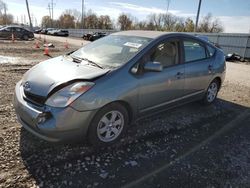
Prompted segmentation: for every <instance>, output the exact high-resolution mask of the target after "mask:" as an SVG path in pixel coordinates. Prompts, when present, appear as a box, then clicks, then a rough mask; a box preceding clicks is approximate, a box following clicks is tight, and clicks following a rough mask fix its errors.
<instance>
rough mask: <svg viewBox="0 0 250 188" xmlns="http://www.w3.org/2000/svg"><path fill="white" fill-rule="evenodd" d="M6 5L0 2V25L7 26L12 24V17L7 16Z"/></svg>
mask: <svg viewBox="0 0 250 188" xmlns="http://www.w3.org/2000/svg"><path fill="white" fill-rule="evenodd" d="M7 9H8V8H7V4H6V3H5V2H3V1H2V0H0V24H1V25H8V24H11V23H13V20H14V19H13V15H12V14H7Z"/></svg>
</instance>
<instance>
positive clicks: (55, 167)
mask: <svg viewBox="0 0 250 188" xmlns="http://www.w3.org/2000/svg"><path fill="white" fill-rule="evenodd" d="M246 109H247V107H245V106H241V105H238V104H235V103H232V102H230V101H225V100H222V99H218V100H217V101H216V102H215V103H214V104H213V105H210V106H203V105H201V104H200V103H199V102H193V103H190V104H186V105H184V106H181V107H178V108H175V109H170V110H167V111H165V112H161V113H158V114H155V115H152V116H150V117H147V118H144V119H141V120H139V121H136V122H135V123H134V124H133V125H132V126H131V127H130V128H129V130H128V133H127V134H126V136H125V137H124V138H123V139H121V141H120V142H119V143H117V144H116V145H114V146H112V147H108V148H101V149H100V148H99V149H98V148H92V147H91V146H89V145H88V144H86V143H82V142H77V143H49V142H46V141H43V140H40V139H38V138H36V137H35V136H33V135H32V134H30V133H29V132H27V131H26V130H25V129H23V128H22V129H21V133H20V152H21V157H22V160H23V163H24V165H25V167H26V169H27V170H28V172H29V174H30V175H31V177H32V178H34V179H35V181H36V183H37V185H42V186H44V187H49V186H50V185H53V186H54V187H58V186H60V187H95V186H100V187H110V186H115V187H120V186H121V185H124V184H126V183H128V182H129V181H132V180H135V179H136V178H139V177H141V176H142V175H143V174H145V173H149V172H150V171H151V170H153V169H154V168H156V167H157V166H159V165H161V161H162V160H164V161H166V160H169V161H170V160H173V159H174V158H175V157H177V156H175V155H174V154H173V151H174V153H178V154H180V153H182V152H184V151H186V150H188V149H190V148H192V147H194V146H195V145H197V144H198V143H200V142H201V141H202V140H205V139H206V138H207V137H208V136H211V135H213V134H214V133H215V132H217V131H218V130H219V129H220V128H222V127H223V126H225V125H226V124H227V123H228V122H230V121H231V120H233V119H234V118H235V117H236V116H237V115H239V114H240V113H242V112H243V111H244V110H246ZM173 155H174V156H173ZM138 161H140V162H138ZM138 163H139V164H138ZM131 169H132V170H131Z"/></svg>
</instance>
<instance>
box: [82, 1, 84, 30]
mask: <svg viewBox="0 0 250 188" xmlns="http://www.w3.org/2000/svg"><path fill="white" fill-rule="evenodd" d="M82 29H84V0H82Z"/></svg>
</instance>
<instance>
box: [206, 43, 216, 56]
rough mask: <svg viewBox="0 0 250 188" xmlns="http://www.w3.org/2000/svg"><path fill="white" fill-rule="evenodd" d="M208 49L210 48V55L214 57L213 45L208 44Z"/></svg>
mask: <svg viewBox="0 0 250 188" xmlns="http://www.w3.org/2000/svg"><path fill="white" fill-rule="evenodd" d="M207 50H208V53H209V56H210V57H212V56H213V55H214V53H215V49H214V48H213V47H211V46H209V45H207Z"/></svg>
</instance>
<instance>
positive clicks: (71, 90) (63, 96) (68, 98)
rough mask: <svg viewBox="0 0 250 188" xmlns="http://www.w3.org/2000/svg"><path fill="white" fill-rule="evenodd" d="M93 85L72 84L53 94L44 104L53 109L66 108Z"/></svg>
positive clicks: (85, 83) (91, 83) (89, 83)
mask: <svg viewBox="0 0 250 188" xmlns="http://www.w3.org/2000/svg"><path fill="white" fill-rule="evenodd" d="M93 85H94V83H93V82H77V83H73V84H71V85H69V86H67V87H65V88H63V89H61V90H59V91H57V92H56V93H54V94H53V95H52V96H50V97H49V98H48V99H47V101H46V102H45V104H46V105H48V106H53V107H66V106H68V105H69V104H71V103H72V102H73V101H74V100H76V99H77V98H78V97H79V96H80V95H81V94H83V93H85V92H86V91H88V90H89V89H90V88H91V87H92V86H93Z"/></svg>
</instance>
